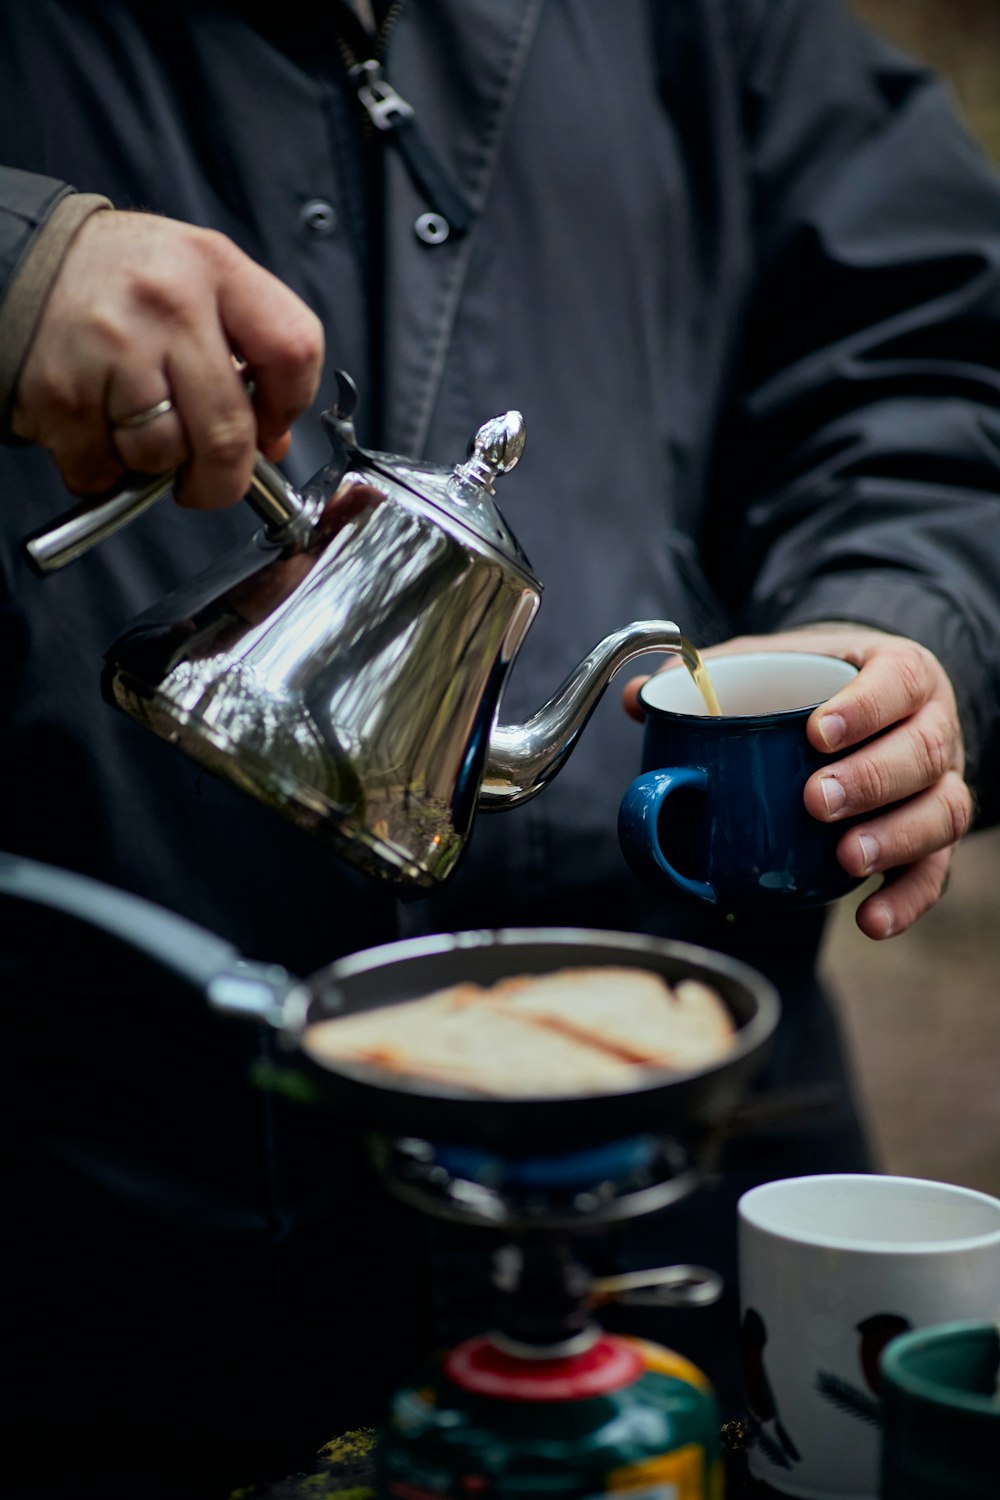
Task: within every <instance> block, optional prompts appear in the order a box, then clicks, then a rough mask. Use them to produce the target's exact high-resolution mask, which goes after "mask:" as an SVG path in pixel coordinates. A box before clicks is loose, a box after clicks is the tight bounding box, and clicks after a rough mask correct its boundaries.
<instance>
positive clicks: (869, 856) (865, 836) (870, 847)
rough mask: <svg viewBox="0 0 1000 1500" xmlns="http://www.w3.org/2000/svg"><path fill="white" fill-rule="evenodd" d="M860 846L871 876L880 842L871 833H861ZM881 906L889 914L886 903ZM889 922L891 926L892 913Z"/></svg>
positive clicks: (859, 836)
mask: <svg viewBox="0 0 1000 1500" xmlns="http://www.w3.org/2000/svg"><path fill="white" fill-rule="evenodd" d="M858 845H859V847H860V849H861V859H862V861H863V865H862V868H863V869H864V872H865V874H866V875H870V874H871V872H872V870H873V869H874V868H875V861H876V860H877V859H878V840H877V839H873V838H872V836H871V834H870V833H859V834H858ZM880 904H881V907H882V910H883V911H885V912H889V908H888V907H887V906H886V905H885V903H884V902H882V903H880ZM889 921H890V924H891V922H892V914H891V912H889Z"/></svg>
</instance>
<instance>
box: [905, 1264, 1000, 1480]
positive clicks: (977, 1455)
mask: <svg viewBox="0 0 1000 1500" xmlns="http://www.w3.org/2000/svg"><path fill="white" fill-rule="evenodd" d="M997 1254H998V1256H1000V1249H998V1251H997ZM998 1312H1000V1308H998ZM881 1369H882V1488H881V1496H882V1500H997V1496H998V1495H1000V1384H998V1380H1000V1330H998V1329H997V1325H996V1324H995V1323H942V1324H939V1325H938V1326H936V1327H931V1328H921V1329H919V1330H917V1332H915V1333H906V1334H903V1335H902V1336H901V1337H900V1338H897V1339H894V1340H893V1341H892V1343H891V1344H889V1346H888V1348H887V1349H886V1351H885V1353H884V1354H883V1355H882V1364H881Z"/></svg>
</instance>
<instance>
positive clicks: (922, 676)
mask: <svg viewBox="0 0 1000 1500" xmlns="http://www.w3.org/2000/svg"><path fill="white" fill-rule="evenodd" d="M938 686H939V681H938V677H937V675H936V674H935V670H934V658H933V657H932V656H931V654H930V652H929V651H926V650H924V648H923V647H922V646H918V645H916V644H915V642H913V641H901V642H898V643H897V642H896V641H895V640H893V639H892V638H891V637H886V638H885V640H884V641H882V642H880V643H879V646H878V649H877V650H873V652H872V654H871V655H870V656H869V657H868V659H867V660H866V661H865V664H864V666H863V667H862V668H861V671H860V672H859V673H858V675H857V677H855V678H854V680H853V682H850V683H848V685H847V687H844V688H841V690H840V692H839V693H835V694H834V695H833V697H832V698H829V699H827V701H826V702H825V703H822V704H821V705H820V706H819V708H817V709H816V711H815V713H813V714H812V716H811V717H810V719H809V722H808V724H807V726H806V728H807V732H808V734H809V738H810V740H811V741H812V743H813V744H814V745H815V746H816V747H817V749H820V750H837V749H840V748H841V747H842V746H845V745H857V744H859V743H860V742H861V741H862V740H866V739H868V738H869V737H870V736H871V735H873V734H878V732H879V731H880V730H882V729H887V728H888V727H889V725H890V724H896V723H898V722H899V720H900V719H905V718H908V717H909V715H910V714H913V713H916V711H917V709H919V708H920V707H922V705H923V704H924V703H926V702H927V701H928V699H929V698H930V697H931V696H932V695H933V693H934V692H935V690H936V689H937V688H938Z"/></svg>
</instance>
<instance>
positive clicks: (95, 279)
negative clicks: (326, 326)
mask: <svg viewBox="0 0 1000 1500" xmlns="http://www.w3.org/2000/svg"><path fill="white" fill-rule="evenodd" d="M234 356H235V358H234ZM322 361H323V331H322V328H321V325H320V323H319V320H318V319H317V318H316V317H315V316H314V314H313V313H312V312H311V311H310V310H309V308H308V307H306V305H305V303H304V302H302V301H301V300H300V299H299V298H298V297H297V296H296V295H295V293H294V292H292V291H290V290H289V288H288V287H286V286H284V285H283V284H282V283H281V282H280V281H278V280H277V278H276V277H274V276H272V275H271V274H270V273H269V272H268V271H265V270H263V269H262V267H260V266H258V265H257V264H256V263H255V262H254V261H252V260H250V259H249V258H248V257H247V256H246V255H244V254H243V252H242V251H241V250H239V249H237V247H236V246H235V245H234V244H232V242H231V241H230V240H227V239H226V238H225V237H224V236H223V235H221V234H216V233H215V232H214V231H210V230H205V229H197V228H194V227H193V226H191V225H189V224H181V223H179V222H178V221H176V220H174V219H163V218H159V217H157V216H155V215H153V214H140V213H117V212H112V211H108V210H104V211H102V212H99V213H95V214H94V215H93V216H92V217H91V218H90V219H88V220H87V221H86V222H85V223H84V225H83V226H82V228H81V229H80V231H79V233H78V235H77V236H76V238H75V239H74V240H73V242H72V244H71V245H70V247H69V250H68V251H67V253H66V257H65V259H64V261H63V263H62V265H61V267H60V269H59V274H58V276H57V278H56V281H55V283H54V285H53V287H52V291H51V293H50V295H49V297H48V300H47V302H46V304H45V308H44V311H43V313H42V317H41V319H40V320H39V325H38V329H37V331H36V333H35V336H34V339H33V341H32V344H31V348H30V349H29V351H28V357H27V359H26V360H25V363H24V367H23V369H22V371H21V375H20V379H19V381H18V388H17V397H16V403H15V407H14V415H13V423H12V425H13V430H14V432H15V433H16V434H17V436H18V437H22V438H25V439H26V440H27V441H29V442H32V443H37V444H39V445H40V446H42V447H44V448H47V449H48V450H49V452H50V453H51V454H52V456H53V457H54V459H55V461H56V464H57V465H58V467H59V470H60V473H61V474H62V477H63V480H64V481H65V483H66V485H67V487H68V488H69V489H70V490H71V491H72V492H73V493H74V494H76V495H97V494H103V493H105V492H107V491H110V490H113V489H116V488H118V487H119V486H120V485H121V482H122V480H123V479H124V477H125V475H126V473H127V472H129V471H133V472H136V471H137V472H139V473H143V474H159V473H162V472H165V471H166V470H169V469H178V468H179V469H182V470H183V474H182V478H181V480H180V482H179V484H178V486H177V498H178V500H179V501H180V503H181V504H182V505H192V506H198V507H201V508H204V509H217V508H221V507H222V506H225V505H231V504H233V503H234V502H235V501H236V500H239V499H240V498H241V496H242V495H244V494H245V493H246V491H247V488H248V486H249V483H250V471H251V469H252V468H253V463H254V457H255V452H256V449H257V448H258V447H259V448H260V450H261V452H262V453H263V454H264V455H265V457H267V458H270V459H272V460H277V459H279V458H281V457H282V456H283V455H284V453H285V452H286V451H287V447H288V442H289V438H288V429H289V427H290V426H291V424H292V422H293V421H294V419H295V418H296V417H297V416H298V415H299V413H300V412H302V411H304V410H305V408H306V407H307V406H308V405H309V404H310V402H311V401H312V400H313V397H314V396H315V394H316V389H317V386H318V384H319V377H320V371H321V367H322ZM241 364H242V366H243V368H242V369H241V367H240V365H241ZM244 375H245V376H247V377H249V378H250V379H252V382H253V395H252V398H251V396H250V395H249V394H248V388H247V384H246V382H245V380H244V378H243V377H244ZM166 402H170V403H172V405H171V406H165V409H164V411H163V413H162V414H160V415H157V416H155V417H153V419H152V420H148V421H145V422H143V423H142V424H141V425H136V426H129V425H126V426H119V425H117V424H119V423H121V422H123V421H124V422H126V423H127V421H128V419H129V418H134V417H136V416H138V415H141V414H142V413H151V412H152V409H153V408H155V407H156V406H157V405H159V404H160V403H166Z"/></svg>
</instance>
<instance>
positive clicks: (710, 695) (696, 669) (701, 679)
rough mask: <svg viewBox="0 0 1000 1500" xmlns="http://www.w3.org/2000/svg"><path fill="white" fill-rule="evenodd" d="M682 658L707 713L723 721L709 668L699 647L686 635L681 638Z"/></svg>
mask: <svg viewBox="0 0 1000 1500" xmlns="http://www.w3.org/2000/svg"><path fill="white" fill-rule="evenodd" d="M680 656H681V661H682V662H683V663H684V665H685V666H686V667H687V669H688V671H689V672H690V674H691V681H692V682H693V683H694V685H695V687H696V688H697V689H698V691H699V693H700V694H701V696H702V699H703V701H704V704H705V711H706V713H709V714H711V715H712V717H713V718H716V719H721V717H722V709H721V708H720V707H719V700H718V698H717V697H716V696H715V688H714V687H713V686H712V679H711V677H710V676H709V675H708V666H707V664H706V663H705V662H703V661H702V659H701V655H700V654H699V651H698V648H697V646H692V644H691V642H690V641H689V640H688V638H687V636H685V635H682V636H681V650H680Z"/></svg>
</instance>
